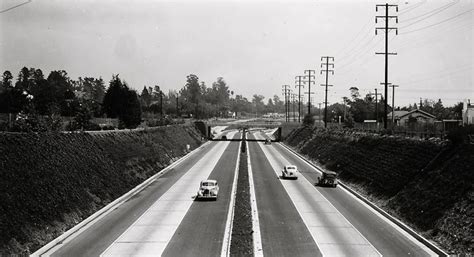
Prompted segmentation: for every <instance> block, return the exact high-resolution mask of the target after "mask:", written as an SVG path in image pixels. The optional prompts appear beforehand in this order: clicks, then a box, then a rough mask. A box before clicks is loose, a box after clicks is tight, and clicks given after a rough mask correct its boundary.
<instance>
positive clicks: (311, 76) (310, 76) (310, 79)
mask: <svg viewBox="0 0 474 257" xmlns="http://www.w3.org/2000/svg"><path fill="white" fill-rule="evenodd" d="M315 72H316V71H315V70H305V71H304V74H305V75H304V78H305V79H306V78H307V79H308V80H305V81H304V83H308V92H307V94H308V115H311V94H314V92H311V84H314V80H315V78H316V77H315V76H314V73H315ZM306 74H307V75H306Z"/></svg>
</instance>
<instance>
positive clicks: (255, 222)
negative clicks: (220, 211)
mask: <svg viewBox="0 0 474 257" xmlns="http://www.w3.org/2000/svg"><path fill="white" fill-rule="evenodd" d="M245 144H246V149H247V153H248V154H247V165H248V174H249V175H248V176H249V186H250V206H251V207H252V230H253V234H252V236H253V255H254V256H256V257H263V247H262V236H261V234H260V221H259V219H258V208H257V198H256V195H255V184H254V183H253V173H252V165H251V164H250V149H249V146H248V143H247V142H245Z"/></svg>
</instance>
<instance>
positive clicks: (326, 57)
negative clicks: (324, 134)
mask: <svg viewBox="0 0 474 257" xmlns="http://www.w3.org/2000/svg"><path fill="white" fill-rule="evenodd" d="M324 59H326V62H323V63H321V68H323V67H325V69H324V70H321V74H323V72H325V73H326V84H325V85H321V86H323V87H326V94H325V97H324V127H325V128H326V127H327V124H328V87H332V85H328V75H329V72H331V73H332V75H334V70H330V69H329V66H331V67H332V68H333V69H334V63H329V59H331V60H332V61H333V62H334V57H330V56H323V57H321V61H323V60H324Z"/></svg>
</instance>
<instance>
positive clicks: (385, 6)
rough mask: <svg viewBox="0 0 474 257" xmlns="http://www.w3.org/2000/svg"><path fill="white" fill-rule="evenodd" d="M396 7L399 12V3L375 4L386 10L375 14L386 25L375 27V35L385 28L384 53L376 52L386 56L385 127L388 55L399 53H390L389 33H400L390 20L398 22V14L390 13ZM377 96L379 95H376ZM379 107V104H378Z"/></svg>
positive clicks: (385, 123) (376, 20)
mask: <svg viewBox="0 0 474 257" xmlns="http://www.w3.org/2000/svg"><path fill="white" fill-rule="evenodd" d="M393 7H395V11H396V12H398V5H396V4H388V3H386V4H377V5H375V11H376V12H378V11H379V8H380V9H382V10H383V11H385V13H384V15H383V16H382V15H376V16H375V23H378V20H379V19H383V20H384V23H385V24H384V25H385V26H384V27H376V28H375V35H377V34H378V33H377V32H378V31H379V30H383V31H384V32H385V51H384V52H383V53H375V54H383V55H384V56H385V82H384V83H383V85H384V87H385V88H384V89H385V90H384V95H385V103H384V119H383V124H384V129H387V115H388V103H387V102H388V101H387V96H388V85H389V84H388V56H389V55H396V54H397V53H390V52H389V51H388V33H389V32H390V31H392V30H395V34H396V35H398V28H396V27H391V26H389V22H390V21H391V20H395V23H398V16H396V15H390V14H389V10H390V9H391V8H393ZM376 97H377V95H376ZM376 107H377V104H376ZM377 114H378V113H377Z"/></svg>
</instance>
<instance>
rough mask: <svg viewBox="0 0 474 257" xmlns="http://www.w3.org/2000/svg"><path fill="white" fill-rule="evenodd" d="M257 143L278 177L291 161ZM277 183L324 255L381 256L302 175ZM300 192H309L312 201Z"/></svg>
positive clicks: (269, 147) (272, 149) (270, 147)
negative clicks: (280, 184) (283, 189)
mask: <svg viewBox="0 0 474 257" xmlns="http://www.w3.org/2000/svg"><path fill="white" fill-rule="evenodd" d="M259 146H260V148H261V149H262V150H263V152H264V154H265V156H266V157H267V159H268V161H269V162H270V164H271V166H272V167H273V170H274V172H275V173H276V175H277V176H278V175H280V173H279V170H280V169H281V168H282V167H283V165H287V164H290V163H289V162H288V160H287V159H286V158H285V157H284V156H282V155H281V154H280V153H279V152H277V151H276V150H275V149H274V148H273V146H262V144H261V143H259ZM270 149H271V150H270ZM270 151H272V153H270ZM280 182H281V183H282V185H283V188H285V190H286V192H287V193H288V195H289V196H290V199H291V200H292V202H293V203H294V205H295V207H296V210H297V211H298V213H299V214H300V216H301V218H302V220H303V222H304V223H305V225H306V227H307V228H308V230H309V232H310V234H311V236H312V237H313V240H314V242H315V243H316V245H317V246H318V248H319V250H320V251H321V253H322V254H323V255H324V256H382V255H381V254H380V253H379V252H378V251H377V249H376V248H375V247H374V246H373V245H372V244H370V242H369V241H368V240H367V239H366V238H365V237H364V236H363V235H362V234H361V233H360V232H359V231H358V230H357V229H356V228H355V227H354V226H353V225H352V224H351V223H350V222H349V221H348V220H347V219H346V218H345V217H344V216H343V215H342V214H341V213H340V212H339V211H338V210H337V209H336V208H335V207H334V206H333V205H332V204H331V202H329V201H328V200H327V199H326V198H325V197H324V196H323V195H322V194H321V193H320V192H319V191H318V190H317V189H316V188H315V187H314V186H313V185H312V184H311V183H310V182H309V181H308V180H307V179H306V178H305V177H304V176H301V175H300V176H299V178H298V180H297V181H288V180H280ZM300 191H304V194H305V195H306V194H309V195H311V202H309V201H308V198H307V197H304V195H303V193H301V192H300ZM315 206H316V207H317V211H315V210H314V209H313V207H315ZM329 224H330V225H331V226H328V225H329ZM341 238H342V239H341ZM341 240H343V242H341ZM348 252H350V254H349V253H348Z"/></svg>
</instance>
